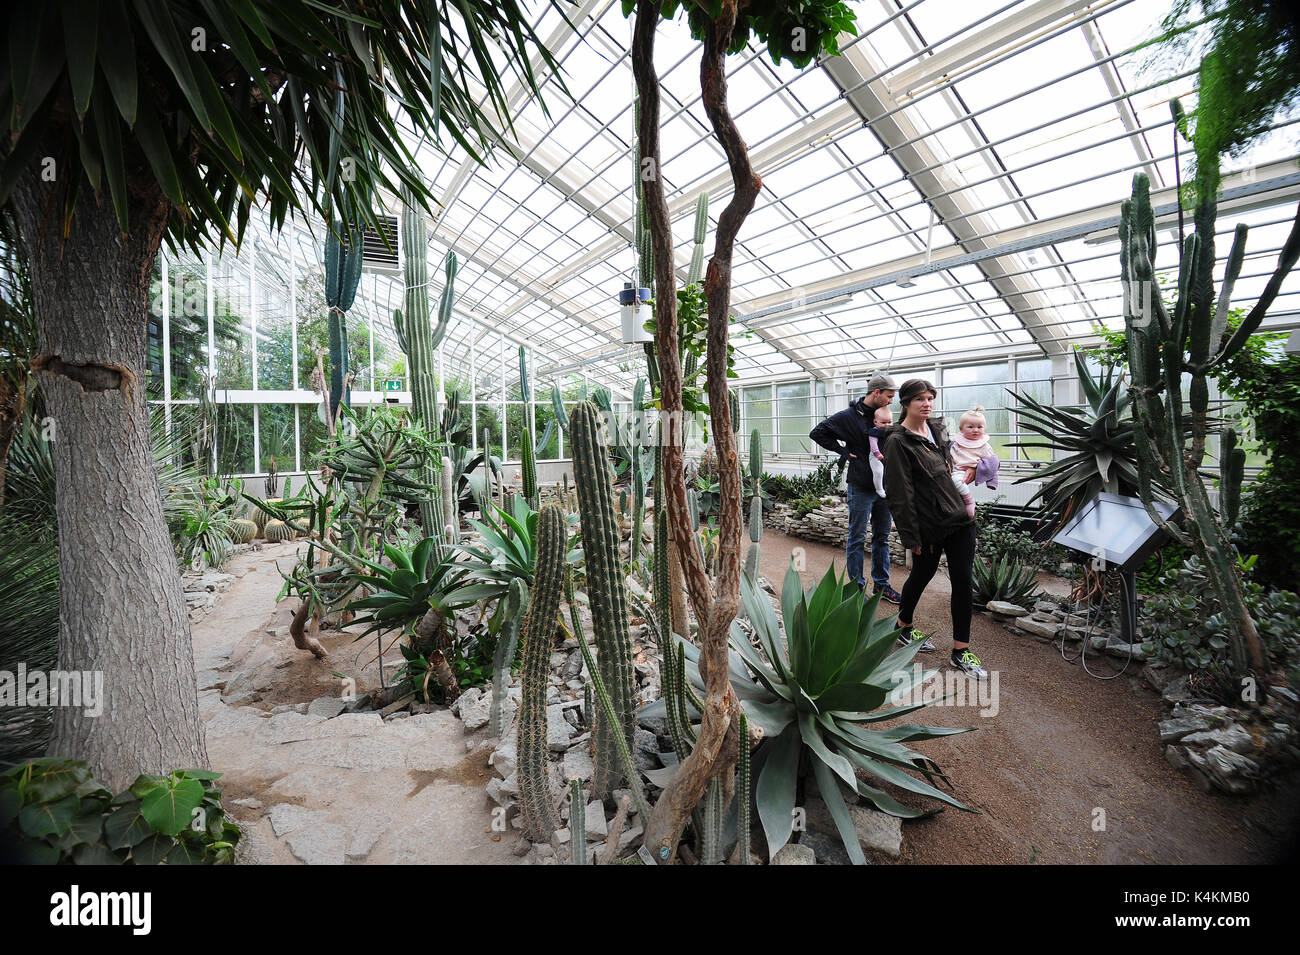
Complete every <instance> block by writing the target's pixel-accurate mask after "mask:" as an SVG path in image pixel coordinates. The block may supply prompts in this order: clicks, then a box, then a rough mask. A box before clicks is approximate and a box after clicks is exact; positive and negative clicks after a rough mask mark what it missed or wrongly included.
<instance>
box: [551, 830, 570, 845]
mask: <svg viewBox="0 0 1300 955" xmlns="http://www.w3.org/2000/svg"><path fill="white" fill-rule="evenodd" d="M572 838H573V833H571V832H569V830H568V829H567V828H565V829H556V830H555V842H556V844H557V845H561V846H567V845H568V844H569V840H570V839H572Z"/></svg>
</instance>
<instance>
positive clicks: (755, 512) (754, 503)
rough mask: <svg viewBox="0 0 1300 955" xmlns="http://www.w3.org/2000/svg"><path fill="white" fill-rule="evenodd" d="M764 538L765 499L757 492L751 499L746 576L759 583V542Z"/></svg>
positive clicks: (750, 580) (751, 581)
mask: <svg viewBox="0 0 1300 955" xmlns="http://www.w3.org/2000/svg"><path fill="white" fill-rule="evenodd" d="M762 539H763V499H762V498H761V497H759V496H758V495H757V494H755V495H754V496H753V497H751V498H750V499H749V550H748V551H747V552H746V553H745V576H746V577H748V578H749V582H750V583H752V584H756V583H758V556H759V555H758V542H759V541H761V540H762Z"/></svg>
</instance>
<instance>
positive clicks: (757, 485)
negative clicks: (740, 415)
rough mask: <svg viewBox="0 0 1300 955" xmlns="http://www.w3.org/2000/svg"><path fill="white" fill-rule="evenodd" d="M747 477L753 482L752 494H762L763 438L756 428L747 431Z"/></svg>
mask: <svg viewBox="0 0 1300 955" xmlns="http://www.w3.org/2000/svg"><path fill="white" fill-rule="evenodd" d="M749 479H750V480H751V481H753V482H754V495H755V496H756V497H760V498H761V497H762V496H763V439H762V438H761V437H760V436H759V433H758V429H757V428H755V429H754V430H753V431H751V432H749Z"/></svg>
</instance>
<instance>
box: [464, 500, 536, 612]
mask: <svg viewBox="0 0 1300 955" xmlns="http://www.w3.org/2000/svg"><path fill="white" fill-rule="evenodd" d="M469 523H470V524H471V526H473V527H474V529H475V530H477V531H478V532H479V534H481V535H482V537H483V544H482V546H473V545H470V544H462V545H461V547H460V551H461V553H463V554H466V555H468V556H469V558H470V559H469V560H468V561H466V562H465V566H466V567H468V568H469V569H470V571H471V573H472V574H473V576H474V578H475V579H476V580H478V581H480V582H481V583H480V586H478V587H476V588H475V590H474V594H475V595H476V596H477V597H478V599H481V600H496V599H499V598H501V597H503V596H505V593H506V591H507V590H508V589H509V588H510V581H512V580H514V579H515V578H519V579H521V580H523V582H524V583H525V584H527V585H528V586H530V587H531V586H532V583H533V568H534V567H535V566H536V564H537V512H536V511H534V510H533V509H532V508H531V507H529V506H528V502H527V501H526V500H524V498H523V496H522V495H518V494H516V495H514V496H513V498H512V500H511V501H510V510H509V511H507V510H505V509H504V508H500V507H497V506H496V505H488V507H487V508H486V509H485V510H484V512H483V520H481V521H475V520H471V521H470V522H469Z"/></svg>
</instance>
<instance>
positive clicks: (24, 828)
mask: <svg viewBox="0 0 1300 955" xmlns="http://www.w3.org/2000/svg"><path fill="white" fill-rule="evenodd" d="M220 777H221V774H220V773H214V772H212V771H210V770H206V769H180V770H175V771H174V772H171V773H169V774H167V775H166V776H152V775H142V776H140V777H139V778H137V779H136V781H135V782H134V783H132V784H131V787H130V788H129V789H127V790H125V791H124V792H121V793H118V794H117V795H116V796H114V795H113V794H112V793H111V792H109V791H108V790H107V789H105V788H104V787H103V786H101V785H100V784H99V783H98V782H96V781H95V779H94V778H93V776H92V774H91V770H90V766H89V765H88V764H86V763H84V762H82V761H80V760H71V759H61V758H43V759H34V760H30V761H28V762H25V763H20V764H19V765H17V766H14V767H12V768H10V769H8V770H6V771H5V772H4V773H3V774H0V841H3V843H4V844H5V846H7V847H8V849H9V850H10V851H11V852H12V853H13V854H14V855H15V856H16V857H17V859H18V860H20V861H23V862H28V863H37V864H44V865H54V864H58V863H73V864H78V865H121V864H127V865H156V864H158V863H163V862H165V863H166V864H168V865H195V864H199V865H221V864H229V863H231V862H233V861H234V852H235V844H236V843H237V842H238V841H239V838H240V831H239V827H238V826H237V825H235V823H234V822H232V821H231V820H230V819H228V818H227V817H226V815H225V812H224V811H223V810H222V808H221V790H220V789H218V788H217V786H216V781H217V780H218V779H219V778H220Z"/></svg>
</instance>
